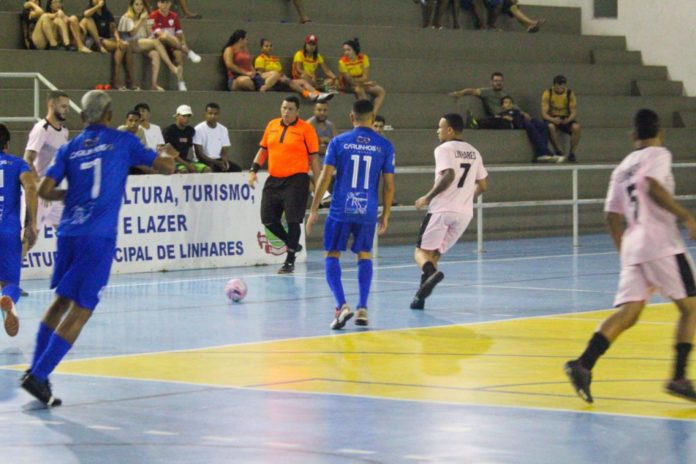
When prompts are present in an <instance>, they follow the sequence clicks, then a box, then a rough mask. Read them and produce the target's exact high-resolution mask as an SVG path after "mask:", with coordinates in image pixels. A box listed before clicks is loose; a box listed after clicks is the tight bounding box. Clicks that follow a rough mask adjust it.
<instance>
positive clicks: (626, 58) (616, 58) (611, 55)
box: [591, 48, 643, 64]
mask: <svg viewBox="0 0 696 464" xmlns="http://www.w3.org/2000/svg"><path fill="white" fill-rule="evenodd" d="M591 56H592V63H595V64H643V57H642V54H641V52H639V51H628V50H616V49H608V48H600V49H594V50H592V52H591Z"/></svg>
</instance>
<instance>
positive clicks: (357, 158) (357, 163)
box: [350, 155, 372, 190]
mask: <svg viewBox="0 0 696 464" xmlns="http://www.w3.org/2000/svg"><path fill="white" fill-rule="evenodd" d="M350 159H351V160H353V180H352V181H351V183H350V186H351V187H352V188H358V176H359V174H360V155H350ZM363 161H365V178H364V180H365V182H364V184H365V185H364V186H363V188H364V189H365V190H367V189H368V188H370V165H371V164H372V157H371V156H365V157H364V158H363Z"/></svg>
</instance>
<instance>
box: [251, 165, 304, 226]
mask: <svg viewBox="0 0 696 464" xmlns="http://www.w3.org/2000/svg"><path fill="white" fill-rule="evenodd" d="M308 198H309V175H308V174H306V173H301V174H293V175H292V176H288V177H273V176H271V177H269V178H268V179H267V180H266V183H265V184H264V186H263V194H262V195H261V222H262V223H264V224H273V223H278V222H280V220H281V218H282V217H283V213H285V220H286V221H287V222H299V223H301V222H302V221H303V220H304V216H305V211H306V210H307V199H308Z"/></svg>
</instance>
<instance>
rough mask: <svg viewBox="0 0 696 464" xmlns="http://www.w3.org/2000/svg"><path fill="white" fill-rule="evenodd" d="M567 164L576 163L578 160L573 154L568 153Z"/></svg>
mask: <svg viewBox="0 0 696 464" xmlns="http://www.w3.org/2000/svg"><path fill="white" fill-rule="evenodd" d="M568 162H569V163H577V162H578V160H577V158H576V157H575V153H568Z"/></svg>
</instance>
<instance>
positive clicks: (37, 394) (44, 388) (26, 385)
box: [22, 374, 63, 408]
mask: <svg viewBox="0 0 696 464" xmlns="http://www.w3.org/2000/svg"><path fill="white" fill-rule="evenodd" d="M22 388H23V389H25V390H26V391H27V392H28V393H29V394H30V395H31V396H33V397H34V398H36V399H37V400H39V401H41V402H42V403H43V404H45V405H46V406H47V407H49V408H55V407H56V406H60V405H61V404H63V402H62V401H61V400H60V398H56V397H55V396H53V392H52V391H51V384H50V383H48V380H46V381H43V382H41V381H40V380H39V379H37V378H36V377H34V376H33V375H32V374H27V375H25V376H24V377H22Z"/></svg>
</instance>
